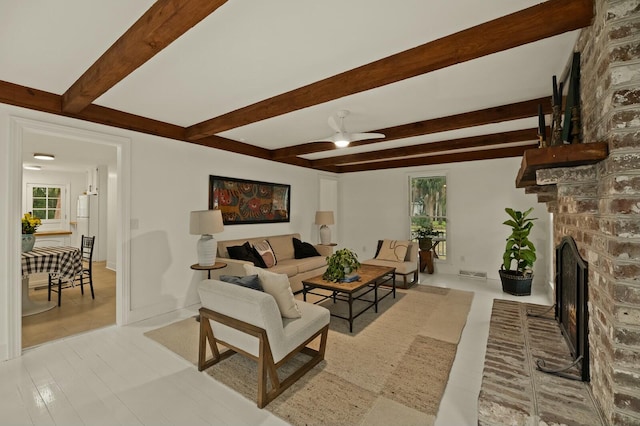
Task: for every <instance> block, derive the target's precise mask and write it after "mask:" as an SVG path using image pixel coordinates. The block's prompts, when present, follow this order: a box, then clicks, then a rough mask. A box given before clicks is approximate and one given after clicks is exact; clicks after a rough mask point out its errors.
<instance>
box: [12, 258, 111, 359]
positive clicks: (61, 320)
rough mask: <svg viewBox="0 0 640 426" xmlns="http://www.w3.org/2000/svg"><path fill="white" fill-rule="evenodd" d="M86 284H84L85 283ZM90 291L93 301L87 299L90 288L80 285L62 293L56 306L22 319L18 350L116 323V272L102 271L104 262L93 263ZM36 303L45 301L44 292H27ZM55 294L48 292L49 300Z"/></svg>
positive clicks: (52, 298)
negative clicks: (60, 302) (93, 296)
mask: <svg viewBox="0 0 640 426" xmlns="http://www.w3.org/2000/svg"><path fill="white" fill-rule="evenodd" d="M85 283H86V281H85ZM93 289H94V293H95V296H96V298H95V299H92V298H91V289H90V288H89V286H88V285H85V286H84V295H82V294H81V292H80V286H75V287H71V288H65V289H63V290H62V304H61V306H60V307H58V306H56V307H55V308H53V309H51V310H48V311H46V312H42V313H40V314H36V315H30V316H26V317H22V347H23V348H29V347H32V346H37V345H40V344H42V343H44V342H48V341H51V340H56V339H60V338H62V337H67V336H71V335H74V334H78V333H82V332H85V331H90V330H94V329H97V328H101V327H105V326H108V325H112V324H115V323H116V273H115V272H114V271H112V270H109V269H107V268H106V262H94V264H93ZM29 295H30V297H31V299H32V300H34V301H36V302H46V301H47V289H46V288H42V289H38V290H33V289H32V290H29ZM57 298H58V294H57V293H54V292H52V293H51V300H52V301H57V300H58V299H57Z"/></svg>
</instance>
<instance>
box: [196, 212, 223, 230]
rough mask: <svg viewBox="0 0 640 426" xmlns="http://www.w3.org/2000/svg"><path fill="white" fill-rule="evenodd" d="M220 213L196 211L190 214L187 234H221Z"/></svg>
mask: <svg viewBox="0 0 640 426" xmlns="http://www.w3.org/2000/svg"><path fill="white" fill-rule="evenodd" d="M223 229H224V225H223V222H222V212H221V211H220V210H198V211H193V212H191V220H190V221H189V233H190V234H192V235H210V234H217V233H218V232H222V231H223Z"/></svg>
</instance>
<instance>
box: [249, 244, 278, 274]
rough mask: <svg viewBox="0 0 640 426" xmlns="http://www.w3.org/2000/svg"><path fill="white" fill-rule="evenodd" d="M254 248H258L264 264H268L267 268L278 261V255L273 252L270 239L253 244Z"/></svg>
mask: <svg viewBox="0 0 640 426" xmlns="http://www.w3.org/2000/svg"><path fill="white" fill-rule="evenodd" d="M253 248H254V249H256V251H257V252H258V254H259V255H260V256H261V257H262V260H263V261H264V264H265V265H266V266H267V268H271V267H272V266H274V265H276V264H277V263H278V259H276V255H275V253H274V252H273V249H272V248H271V244H269V241H267V240H264V241H262V242H260V243H255V244H254V245H253Z"/></svg>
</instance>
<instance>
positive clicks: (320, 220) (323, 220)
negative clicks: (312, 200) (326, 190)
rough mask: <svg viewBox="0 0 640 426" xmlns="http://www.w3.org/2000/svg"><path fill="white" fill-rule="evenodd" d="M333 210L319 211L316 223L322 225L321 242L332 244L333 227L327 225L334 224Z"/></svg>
mask: <svg viewBox="0 0 640 426" xmlns="http://www.w3.org/2000/svg"><path fill="white" fill-rule="evenodd" d="M333 223H334V222H333V212H332V211H317V212H316V225H320V244H325V245H326V244H331V229H330V228H329V227H328V226H327V225H333Z"/></svg>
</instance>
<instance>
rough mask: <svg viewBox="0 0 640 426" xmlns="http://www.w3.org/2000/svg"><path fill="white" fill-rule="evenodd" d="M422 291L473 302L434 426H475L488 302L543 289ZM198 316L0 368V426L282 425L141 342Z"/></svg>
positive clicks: (537, 299) (148, 324) (44, 350)
mask: <svg viewBox="0 0 640 426" xmlns="http://www.w3.org/2000/svg"><path fill="white" fill-rule="evenodd" d="M421 282H422V283H423V284H430V285H436V286H440V287H449V288H458V289H462V290H469V291H474V292H475V297H474V300H473V304H472V306H471V311H470V313H469V318H468V320H467V324H466V326H465V329H464V332H463V334H462V339H461V342H460V345H459V347H458V352H457V355H456V359H455V362H454V365H453V369H452V371H451V376H450V379H449V383H448V385H447V389H446V391H445V394H444V398H443V400H442V403H441V405H440V411H439V412H438V417H437V420H436V424H437V425H476V424H477V416H476V404H477V398H478V392H479V390H480V383H481V377H482V368H483V363H484V353H485V345H486V339H487V335H488V329H489V317H490V312H491V306H492V301H493V299H494V298H510V299H514V300H520V301H526V302H530V303H540V304H550V303H551V302H550V300H549V299H548V297H547V296H546V294H544V293H545V292H544V291H543V290H542V289H534V293H533V294H532V295H531V296H528V297H515V296H509V295H506V294H505V293H503V292H502V290H501V288H500V283H499V282H498V281H493V280H474V279H468V278H459V277H457V276H446V275H438V274H435V275H427V274H421ZM195 313H196V309H195V308H193V309H183V310H180V311H177V312H173V313H170V314H167V315H163V316H161V317H156V318H152V319H150V320H147V321H144V322H141V323H137V324H133V325H130V326H126V327H108V328H104V329H101V330H97V331H93V332H90V333H86V334H82V335H78V336H73V337H69V338H65V339H62V340H59V341H56V342H51V343H48V344H44V345H42V346H40V347H37V348H33V349H29V350H27V351H26V352H25V353H24V355H23V356H22V357H21V358H18V359H14V360H10V361H6V362H3V363H0V413H2V414H1V415H0V424H6V425H53V424H64V425H82V424H90V425H100V424H104V425H116V424H122V425H178V424H179V425H185V424H188V425H198V424H202V425H206V424H215V425H227V424H228V425H238V424H251V425H285V424H286V423H285V422H284V421H282V420H280V419H279V418H277V417H275V416H273V415H271V414H270V413H269V412H268V411H267V410H260V409H258V408H257V407H256V405H255V403H254V402H251V401H249V400H247V399H245V398H243V397H242V396H240V395H238V394H236V393H234V392H233V391H231V390H229V389H228V388H226V387H225V386H223V385H221V384H219V383H217V382H216V381H215V380H212V379H211V378H210V377H209V376H207V375H206V374H205V373H200V372H198V370H197V369H196V368H195V367H194V366H193V365H191V364H190V363H189V362H187V361H185V360H184V359H182V358H180V357H179V356H177V355H175V354H173V353H172V352H170V351H168V350H166V349H164V348H162V347H161V346H159V345H158V344H157V343H155V342H153V341H151V340H150V339H147V338H145V337H143V336H142V333H144V332H145V331H147V330H150V329H154V328H157V327H160V326H162V325H165V324H168V323H171V322H174V321H176V320H178V319H181V318H186V317H189V316H192V315H194V314H195Z"/></svg>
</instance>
